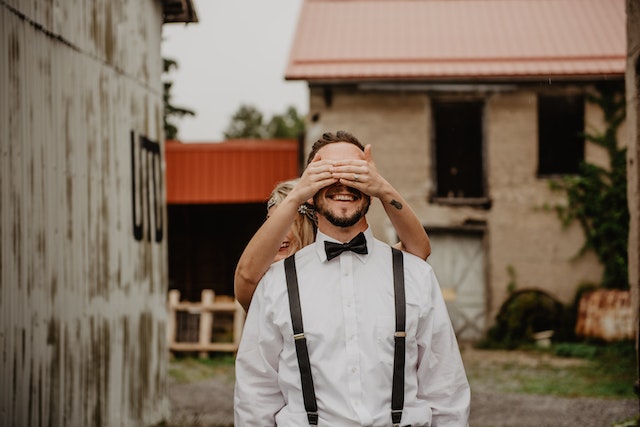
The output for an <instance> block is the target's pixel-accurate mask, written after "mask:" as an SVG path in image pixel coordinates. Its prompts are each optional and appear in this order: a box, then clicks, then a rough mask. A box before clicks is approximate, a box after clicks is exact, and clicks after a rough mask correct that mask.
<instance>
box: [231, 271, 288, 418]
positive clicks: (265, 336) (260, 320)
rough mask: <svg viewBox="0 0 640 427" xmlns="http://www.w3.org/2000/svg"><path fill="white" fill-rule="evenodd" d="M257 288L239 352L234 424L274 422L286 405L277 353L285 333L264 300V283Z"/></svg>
mask: <svg viewBox="0 0 640 427" xmlns="http://www.w3.org/2000/svg"><path fill="white" fill-rule="evenodd" d="M260 285H261V286H259V287H258V290H257V291H256V293H255V295H254V298H253V302H252V303H251V310H249V312H248V314H247V319H246V322H245V325H244V330H243V332H242V340H241V341H240V348H239V349H238V354H237V356H236V365H235V368H236V385H235V396H234V412H235V425H237V426H243V427H251V426H255V427H267V426H275V425H276V422H275V415H276V413H277V412H278V411H279V410H280V409H282V407H283V406H284V405H285V401H284V398H283V395H282V392H281V390H280V387H279V386H278V357H279V354H280V351H281V350H282V345H283V342H282V336H281V335H280V332H279V330H278V328H277V327H276V326H275V324H274V322H273V319H271V318H270V317H269V315H268V314H267V312H266V310H265V304H264V295H263V294H264V288H265V287H268V285H267V286H264V283H261V284H260Z"/></svg>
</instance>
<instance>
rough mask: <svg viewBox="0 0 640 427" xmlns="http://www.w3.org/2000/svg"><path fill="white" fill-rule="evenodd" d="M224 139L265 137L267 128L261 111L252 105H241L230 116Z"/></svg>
mask: <svg viewBox="0 0 640 427" xmlns="http://www.w3.org/2000/svg"><path fill="white" fill-rule="evenodd" d="M224 137H225V138H226V139H234V138H257V139H263V138H266V137H267V129H266V127H265V125H264V123H263V118H262V113H261V112H260V111H259V110H258V109H257V108H256V107H254V106H252V105H241V106H240V108H239V109H238V111H236V112H235V113H234V114H233V116H231V123H229V126H227V130H226V131H225V132H224Z"/></svg>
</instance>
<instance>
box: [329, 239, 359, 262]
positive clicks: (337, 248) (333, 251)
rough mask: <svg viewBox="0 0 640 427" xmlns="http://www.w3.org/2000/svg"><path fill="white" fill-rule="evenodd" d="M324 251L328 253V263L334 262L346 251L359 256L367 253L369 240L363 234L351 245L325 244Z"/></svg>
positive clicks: (352, 241)
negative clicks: (333, 260)
mask: <svg viewBox="0 0 640 427" xmlns="http://www.w3.org/2000/svg"><path fill="white" fill-rule="evenodd" d="M324 250H325V252H326V253H327V261H330V260H332V259H333V258H335V257H337V256H338V255H340V254H341V253H342V252H344V251H353V252H355V253H357V254H366V253H367V239H366V238H365V237H364V234H363V233H359V234H358V235H357V236H356V237H354V238H353V239H351V241H350V242H349V243H333V242H327V241H325V242H324Z"/></svg>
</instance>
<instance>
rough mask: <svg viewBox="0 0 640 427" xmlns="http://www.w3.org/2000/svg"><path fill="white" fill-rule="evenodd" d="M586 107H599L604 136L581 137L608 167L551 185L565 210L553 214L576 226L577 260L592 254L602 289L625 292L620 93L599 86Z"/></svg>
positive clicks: (586, 167)
mask: <svg viewBox="0 0 640 427" xmlns="http://www.w3.org/2000/svg"><path fill="white" fill-rule="evenodd" d="M587 101H588V102H591V103H593V104H596V105H598V106H599V107H600V108H601V109H602V111H603V113H604V118H605V122H606V129H604V131H603V132H594V133H585V135H584V137H585V140H586V141H589V142H592V143H594V144H597V145H599V146H601V147H603V148H605V149H606V150H607V154H608V155H609V167H608V168H602V167H599V166H597V165H594V164H592V163H588V162H583V163H582V164H581V165H580V174H579V175H575V176H565V177H563V178H562V179H561V180H552V181H550V186H551V188H552V189H554V190H564V191H565V192H566V194H567V204H566V205H556V206H554V209H555V211H556V213H557V214H558V217H559V218H560V220H561V221H562V224H563V226H565V227H567V226H569V224H571V223H573V222H574V221H578V223H579V224H580V226H581V227H582V230H583V232H584V235H585V243H584V245H583V246H582V248H581V249H580V251H579V252H578V254H577V256H581V255H582V254H584V253H585V252H587V251H588V250H593V251H594V252H595V253H596V255H597V256H598V259H599V260H600V262H601V263H602V265H603V266H604V273H603V276H602V279H601V286H602V287H603V288H608V289H628V288H629V283H628V282H629V280H628V276H627V241H628V234H629V210H628V205H627V170H626V148H621V147H619V146H618V141H617V131H618V129H619V128H620V126H621V124H622V123H623V121H624V119H625V99H624V90H620V88H619V87H613V86H602V87H600V88H599V90H598V93H597V94H592V95H587Z"/></svg>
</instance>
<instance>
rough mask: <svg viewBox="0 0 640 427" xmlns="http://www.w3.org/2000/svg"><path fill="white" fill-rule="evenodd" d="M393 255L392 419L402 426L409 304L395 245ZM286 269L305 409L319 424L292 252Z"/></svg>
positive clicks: (401, 264) (400, 259)
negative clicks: (406, 322) (394, 322)
mask: <svg viewBox="0 0 640 427" xmlns="http://www.w3.org/2000/svg"><path fill="white" fill-rule="evenodd" d="M391 251H392V257H393V288H394V294H395V312H396V332H395V334H394V357H393V387H392V390H391V421H392V422H393V424H394V425H399V424H400V420H401V419H402V409H403V407H404V361H405V339H406V335H407V334H406V332H405V320H406V305H405V295H404V267H403V258H402V252H401V251H399V250H398V249H395V248H391ZM284 270H285V276H286V279H287V290H288V291H289V310H290V311H291V323H292V325H293V339H294V341H295V345H296V355H297V357H298V367H299V369H300V380H301V383H302V397H303V399H304V408H305V410H306V411H307V419H308V420H309V424H310V425H318V405H317V403H316V394H315V391H314V388H313V378H312V376H311V364H310V363H309V351H308V349H307V340H306V338H305V336H304V329H303V327H302V310H301V308H300V293H299V291H298V277H297V274H296V263H295V256H294V255H291V256H289V257H288V258H286V259H285V260H284Z"/></svg>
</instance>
